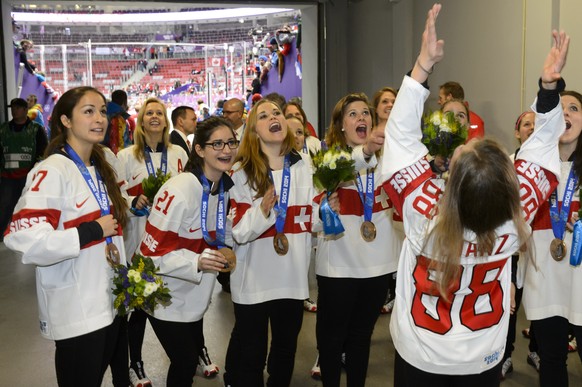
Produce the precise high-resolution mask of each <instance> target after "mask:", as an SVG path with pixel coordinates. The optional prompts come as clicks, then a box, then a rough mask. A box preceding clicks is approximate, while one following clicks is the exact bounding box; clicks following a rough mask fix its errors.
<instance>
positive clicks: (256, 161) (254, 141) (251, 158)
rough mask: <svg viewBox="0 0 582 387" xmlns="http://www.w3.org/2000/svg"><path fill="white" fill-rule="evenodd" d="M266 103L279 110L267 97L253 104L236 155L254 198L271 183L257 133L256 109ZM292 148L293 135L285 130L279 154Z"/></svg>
mask: <svg viewBox="0 0 582 387" xmlns="http://www.w3.org/2000/svg"><path fill="white" fill-rule="evenodd" d="M266 103H270V104H273V105H275V106H276V107H277V108H278V109H279V110H281V107H280V106H279V105H278V104H277V103H276V102H274V101H271V100H268V99H262V100H260V101H259V102H257V103H256V104H255V106H253V108H252V109H251V111H250V112H249V115H248V117H247V124H246V126H245V131H244V134H243V138H242V140H241V145H240V147H239V149H238V153H237V157H236V161H239V162H240V167H239V170H241V169H242V170H243V171H244V172H245V173H246V175H247V179H248V184H249V186H250V187H251V189H253V190H254V191H256V192H257V194H256V195H255V199H256V198H260V197H263V196H264V195H265V192H266V191H267V189H268V188H269V187H270V186H271V184H273V183H272V182H271V179H270V177H269V168H270V167H269V159H268V158H267V155H266V154H265V153H264V152H263V151H262V150H261V144H260V141H259V136H258V135H257V111H258V109H259V107H260V106H262V105H264V104H266ZM281 114H283V113H281ZM294 149H295V135H293V133H291V131H290V130H287V136H286V137H285V140H283V143H282V144H281V153H280V155H286V154H288V153H290V152H291V151H294Z"/></svg>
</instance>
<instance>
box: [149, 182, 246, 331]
mask: <svg viewBox="0 0 582 387" xmlns="http://www.w3.org/2000/svg"><path fill="white" fill-rule="evenodd" d="M222 179H223V183H224V189H225V191H227V192H225V200H226V204H227V205H228V201H229V193H228V190H229V189H230V188H231V187H232V185H233V183H232V180H231V179H230V177H228V176H227V175H223V177H222ZM202 192H203V190H202V185H201V183H200V180H199V179H198V177H197V176H196V175H195V174H194V173H181V174H179V175H178V176H175V177H172V178H170V180H168V181H167V182H166V183H165V184H164V185H163V186H162V188H160V191H159V192H158V194H157V195H156V197H155V198H154V203H153V204H152V212H151V214H150V216H149V217H148V220H147V224H146V227H145V233H144V235H143V238H142V241H141V244H140V247H139V251H140V254H142V255H144V256H149V257H151V258H152V259H153V261H154V264H155V265H156V266H159V267H160V271H159V274H161V275H163V276H164V282H166V283H167V285H168V288H169V289H170V294H171V295H172V303H171V304H170V305H169V306H167V307H165V308H164V307H158V308H157V309H156V310H155V311H154V314H153V315H154V316H155V317H156V318H157V319H160V320H164V321H175V322H192V321H198V320H200V319H201V318H202V317H203V316H204V313H205V312H206V310H207V309H208V305H209V304H210V297H211V295H212V290H213V289H214V283H215V282H216V281H215V279H216V274H217V272H215V271H198V259H199V257H200V254H201V253H202V252H203V251H204V249H206V248H211V249H216V247H212V246H210V245H209V244H208V243H206V241H205V240H204V238H203V236H202V229H201V223H200V217H201V214H200V208H201V203H202ZM217 204H218V195H214V194H212V195H210V197H209V200H208V222H207V227H208V228H207V229H208V231H209V233H210V236H211V237H212V238H213V239H214V238H215V236H216V235H215V234H216V233H215V229H216V208H217ZM225 216H226V214H225ZM230 230H231V223H230V222H227V230H226V231H227V239H226V244H227V245H231V244H232V237H231V235H230ZM235 271H236V268H235Z"/></svg>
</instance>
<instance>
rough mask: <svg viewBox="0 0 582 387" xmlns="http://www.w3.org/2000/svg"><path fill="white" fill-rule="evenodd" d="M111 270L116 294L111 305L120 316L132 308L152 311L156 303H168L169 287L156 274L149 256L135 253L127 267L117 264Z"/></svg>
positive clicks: (169, 296) (170, 297) (156, 268)
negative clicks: (113, 275) (113, 274)
mask: <svg viewBox="0 0 582 387" xmlns="http://www.w3.org/2000/svg"><path fill="white" fill-rule="evenodd" d="M113 270H114V271H115V277H114V278H113V285H114V286H115V288H114V289H113V294H114V295H115V296H116V297H115V301H114V303H113V305H114V307H115V309H117V313H118V314H119V315H120V316H125V315H126V314H128V313H129V312H131V311H132V310H133V309H143V310H145V311H146V312H148V313H154V309H155V308H156V306H158V304H160V305H163V306H167V305H169V304H170V301H171V299H172V296H171V295H170V289H168V288H167V287H166V286H165V284H164V282H163V281H162V278H161V277H160V276H158V275H157V274H156V273H157V271H158V270H159V268H158V267H156V266H155V265H154V262H153V261H152V259H151V258H149V257H144V256H141V255H139V254H136V255H135V256H134V257H133V261H132V264H131V266H130V267H129V268H128V267H127V266H125V265H121V264H119V265H115V266H114V268H113Z"/></svg>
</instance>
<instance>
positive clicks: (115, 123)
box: [102, 90, 132, 154]
mask: <svg viewBox="0 0 582 387" xmlns="http://www.w3.org/2000/svg"><path fill="white" fill-rule="evenodd" d="M128 118H129V114H128V113H127V93H126V92H125V91H123V90H115V91H114V92H113V93H111V102H108V103H107V119H108V121H109V125H108V126H107V133H106V134H105V140H103V143H102V144H103V145H105V146H107V147H109V148H110V149H111V150H112V151H113V153H115V154H117V152H119V151H120V150H122V149H123V148H126V147H128V146H130V145H131V143H132V141H131V132H130V130H129V123H128V122H127V119H128Z"/></svg>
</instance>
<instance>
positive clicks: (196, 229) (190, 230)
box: [188, 227, 200, 232]
mask: <svg viewBox="0 0 582 387" xmlns="http://www.w3.org/2000/svg"><path fill="white" fill-rule="evenodd" d="M198 230H200V227H198V228H195V229H194V230H192V229H189V230H188V231H189V232H196V231H198Z"/></svg>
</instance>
